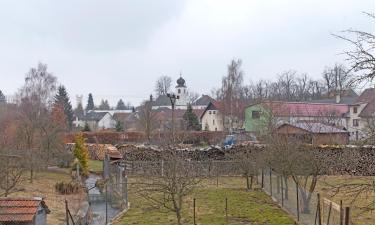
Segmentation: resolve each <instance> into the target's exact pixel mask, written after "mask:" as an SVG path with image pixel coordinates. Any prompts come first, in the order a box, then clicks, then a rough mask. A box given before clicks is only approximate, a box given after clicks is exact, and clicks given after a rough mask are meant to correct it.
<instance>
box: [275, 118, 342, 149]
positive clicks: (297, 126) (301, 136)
mask: <svg viewBox="0 0 375 225" xmlns="http://www.w3.org/2000/svg"><path fill="white" fill-rule="evenodd" d="M276 133H277V134H279V135H282V136H285V137H292V138H295V139H298V140H300V141H302V142H305V143H307V144H312V145H327V144H336V145H346V144H348V143H349V132H348V131H346V130H343V129H339V128H337V127H335V126H330V125H327V124H324V123H319V122H309V121H304V122H297V123H284V124H282V125H280V126H278V128H277V130H276Z"/></svg>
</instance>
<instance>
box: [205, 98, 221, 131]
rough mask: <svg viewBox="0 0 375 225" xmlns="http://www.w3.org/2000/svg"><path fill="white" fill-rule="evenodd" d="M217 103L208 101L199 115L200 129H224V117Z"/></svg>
mask: <svg viewBox="0 0 375 225" xmlns="http://www.w3.org/2000/svg"><path fill="white" fill-rule="evenodd" d="M219 109H220V107H219V106H218V103H215V102H210V103H209V104H208V106H207V107H206V109H205V110H204V112H203V113H202V115H201V124H202V130H205V131H224V121H223V120H224V117H223V115H222V113H221V112H220V110H219Z"/></svg>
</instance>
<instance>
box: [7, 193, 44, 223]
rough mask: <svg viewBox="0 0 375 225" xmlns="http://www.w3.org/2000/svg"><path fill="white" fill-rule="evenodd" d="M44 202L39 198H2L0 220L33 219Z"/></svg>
mask: <svg viewBox="0 0 375 225" xmlns="http://www.w3.org/2000/svg"><path fill="white" fill-rule="evenodd" d="M42 202H43V201H42V200H41V199H37V198H32V199H30V198H0V222H4V221H32V220H33V218H34V216H35V214H36V212H37V210H38V207H39V205H40V204H41V203H42Z"/></svg>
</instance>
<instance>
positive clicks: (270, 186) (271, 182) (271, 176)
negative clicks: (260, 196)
mask: <svg viewBox="0 0 375 225" xmlns="http://www.w3.org/2000/svg"><path fill="white" fill-rule="evenodd" d="M270 194H271V197H272V169H271V167H270Z"/></svg>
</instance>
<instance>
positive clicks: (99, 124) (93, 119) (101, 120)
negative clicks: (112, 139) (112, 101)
mask: <svg viewBox="0 0 375 225" xmlns="http://www.w3.org/2000/svg"><path fill="white" fill-rule="evenodd" d="M73 124H74V126H75V127H77V128H83V127H85V124H87V125H88V126H89V128H90V130H92V131H98V130H105V129H113V128H115V127H116V120H115V119H114V118H113V116H112V115H111V114H110V113H109V112H95V111H89V112H87V113H85V114H83V115H76V116H75V117H74V121H73Z"/></svg>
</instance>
